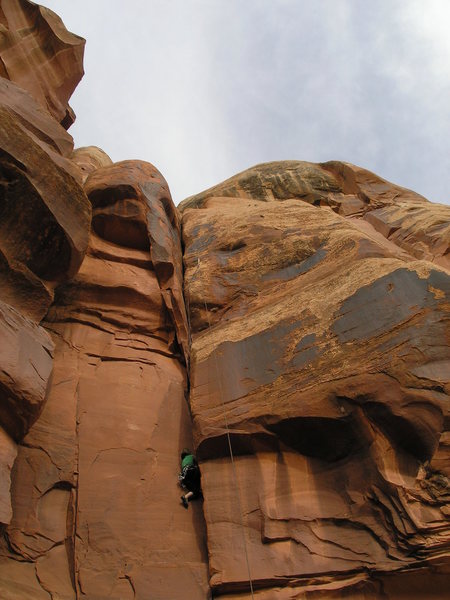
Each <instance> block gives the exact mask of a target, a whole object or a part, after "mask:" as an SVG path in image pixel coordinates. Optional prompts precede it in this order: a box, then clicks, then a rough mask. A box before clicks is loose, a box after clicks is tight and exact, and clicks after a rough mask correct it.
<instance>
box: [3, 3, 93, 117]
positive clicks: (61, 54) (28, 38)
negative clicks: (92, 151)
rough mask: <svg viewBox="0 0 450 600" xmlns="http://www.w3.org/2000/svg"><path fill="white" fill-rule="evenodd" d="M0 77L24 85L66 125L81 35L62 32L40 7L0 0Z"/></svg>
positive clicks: (78, 74)
mask: <svg viewBox="0 0 450 600" xmlns="http://www.w3.org/2000/svg"><path fill="white" fill-rule="evenodd" d="M0 28H1V32H2V35H1V38H0V76H1V77H3V78H5V79H9V80H10V81H14V82H15V83H17V84H18V85H19V86H20V87H21V88H23V89H24V90H27V91H29V92H30V93H31V95H32V96H33V97H34V98H35V99H36V100H37V102H38V103H39V104H40V105H41V106H42V107H43V108H44V109H45V110H47V111H48V112H49V113H50V114H51V115H52V116H53V117H54V118H55V119H56V120H57V121H58V122H59V123H61V124H62V125H63V126H64V127H65V128H66V129H68V128H69V127H70V125H71V124H72V123H73V121H74V120H75V115H74V113H73V111H72V109H71V108H70V106H69V104H68V101H69V98H70V96H71V95H72V93H73V91H74V89H75V88H76V86H77V84H78V82H79V81H80V79H81V78H82V76H83V74H84V71H83V54H84V44H85V40H84V39H83V38H81V37H79V36H77V35H74V34H73V33H70V32H69V31H67V29H66V28H65V27H64V24H63V22H62V21H61V19H60V18H59V17H58V15H56V14H55V13H54V12H53V11H51V10H50V9H48V8H45V6H39V4H36V3H34V2H29V1H28V0H2V3H1V6H0Z"/></svg>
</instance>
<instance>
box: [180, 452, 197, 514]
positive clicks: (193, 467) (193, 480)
mask: <svg viewBox="0 0 450 600" xmlns="http://www.w3.org/2000/svg"><path fill="white" fill-rule="evenodd" d="M178 479H179V481H180V485H181V487H182V488H183V489H185V490H187V492H186V493H185V494H183V495H182V496H181V502H182V503H183V506H184V508H187V507H188V502H189V500H195V499H196V498H198V497H199V496H200V494H201V490H200V469H199V467H198V463H197V459H196V458H195V456H194V455H193V454H192V452H191V451H190V450H189V448H183V450H182V452H181V473H180V474H179V475H178Z"/></svg>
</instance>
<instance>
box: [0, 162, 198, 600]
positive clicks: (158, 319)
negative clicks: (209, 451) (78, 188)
mask: <svg viewBox="0 0 450 600" xmlns="http://www.w3.org/2000/svg"><path fill="white" fill-rule="evenodd" d="M162 188H163V191H162ZM86 192H87V193H88V195H89V197H90V199H91V201H92V203H93V228H92V232H91V237H90V243H89V248H88V253H87V256H86V257H85V259H84V261H83V263H82V265H81V268H80V270H79V272H78V273H77V275H76V276H75V277H73V278H72V279H71V280H70V281H69V282H67V283H64V284H62V285H60V286H58V287H57V289H56V296H55V302H54V303H53V305H52V307H51V309H50V311H49V313H48V315H47V318H46V327H47V329H48V330H49V331H50V332H51V334H52V338H53V339H54V341H55V352H54V354H55V360H54V370H53V376H52V383H51V387H50V390H49V393H48V397H47V402H46V404H45V407H44V410H43V412H42V414H41V416H40V418H39V419H38V420H37V422H36V423H35V425H34V426H33V427H32V428H31V430H30V431H29V433H28V435H27V436H26V437H25V440H24V442H23V443H22V444H21V445H20V446H19V453H18V458H17V460H16V463H15V467H14V474H13V484H12V499H13V506H14V513H13V518H12V521H11V524H10V525H9V527H8V528H7V529H6V532H5V538H4V544H3V547H2V549H1V552H0V554H1V558H0V581H2V582H3V585H4V589H5V591H6V592H7V594H8V595H7V597H8V598H14V599H15V598H21V599H22V598H28V597H29V598H35V597H36V598H41V597H42V598H44V597H49V594H50V595H51V597H58V598H67V599H69V598H79V597H86V598H89V599H106V598H111V599H116V600H126V599H128V598H130V599H131V598H142V599H143V598H149V597H151V598H155V599H158V598H159V599H163V598H180V597H183V595H187V596H186V597H189V598H193V599H197V598H198V599H205V598H207V596H208V589H209V586H208V580H207V566H206V565H207V561H206V546H205V543H204V531H203V527H204V526H203V514H202V507H201V503H197V504H196V505H195V506H193V507H192V508H191V510H190V511H189V513H186V512H185V511H184V510H183V508H182V507H181V505H180V489H179V488H178V487H177V485H176V480H177V479H176V477H177V472H178V469H179V455H180V451H181V448H183V447H184V446H186V445H191V444H192V434H191V423H190V416H189V410H188V406H187V402H186V398H185V391H186V385H187V379H186V370H185V366H184V358H183V355H182V351H181V347H180V344H179V343H178V342H177V338H176V335H177V331H178V323H176V322H175V321H174V319H173V318H172V314H173V313H172V312H171V310H170V308H171V307H170V308H168V307H167V304H166V300H165V294H166V293H167V288H165V287H164V286H165V285H166V284H167V282H170V279H169V278H165V279H164V278H162V277H160V276H158V272H157V267H158V264H159V263H158V262H157V260H158V259H159V254H158V252H159V249H160V248H165V249H166V250H167V251H166V254H165V265H166V270H167V272H169V271H170V273H172V274H173V273H181V269H182V264H181V251H180V247H179V245H180V238H179V235H178V233H177V232H176V231H175V232H174V231H172V226H171V229H163V228H162V227H160V225H159V221H158V219H163V218H164V215H165V214H167V212H169V216H168V220H169V222H170V216H171V215H172V214H175V210H174V207H173V205H172V204H171V199H170V193H169V190H168V188H167V185H166V184H165V182H164V180H163V179H162V176H161V175H160V174H159V173H158V171H157V170H156V169H155V168H154V167H153V166H152V165H150V164H148V163H142V162H137V161H136V162H125V163H119V164H116V165H113V166H109V167H103V168H100V169H99V170H98V171H95V172H93V173H92V174H91V176H90V177H89V179H88V181H87V183H86ZM159 203H160V204H161V208H159V206H158V204H159ZM152 211H153V212H152ZM155 222H156V224H157V227H158V229H157V230H156V231H155V230H154V229H152V227H153V223H155ZM147 228H148V229H147ZM154 239H155V240H157V242H155V243H154V242H153V240H154ZM176 242H177V243H178V246H177V247H175V243H176ZM156 243H157V244H158V245H157V248H156V257H157V260H155V263H154V262H153V259H152V246H154V245H156ZM170 261H172V263H173V264H172V268H171V269H169V268H168V266H167V265H168V264H169V262H170ZM176 262H178V264H175V263H176ZM180 285H181V281H180ZM173 288H174V289H175V290H176V289H177V282H175V283H174V286H173ZM178 289H179V291H180V290H181V288H178ZM169 291H170V293H171V294H172V291H171V290H169ZM170 297H172V298H176V294H175V293H174V294H173V295H172V296H170ZM176 299H177V300H179V301H180V302H182V296H181V292H180V295H179V298H176ZM182 334H183V333H182ZM184 335H186V334H185V333H184Z"/></svg>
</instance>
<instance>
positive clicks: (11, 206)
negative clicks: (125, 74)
mask: <svg viewBox="0 0 450 600" xmlns="http://www.w3.org/2000/svg"><path fill="white" fill-rule="evenodd" d="M0 7H1V8H0V26H1V27H2V39H1V42H0V58H1V61H0V70H1V72H0V75H2V77H1V78H0V281H1V287H0V290H1V295H0V597H1V598H2V599H3V598H5V600H28V599H30V600H31V599H33V600H36V599H37V600H40V599H42V600H44V599H49V598H52V599H55V600H56V599H60V600H75V599H81V598H86V600H106V599H108V600H109V599H111V600H131V599H136V600H148V599H149V598H152V600H173V599H175V598H189V600H207V599H208V598H211V597H214V598H219V597H220V598H230V599H235V600H237V599H241V600H243V599H249V598H251V597H254V598H258V599H260V600H272V599H275V598H276V599H280V600H288V599H289V600H294V599H302V598H304V599H306V598H322V599H324V600H328V599H332V598H351V599H353V600H363V599H365V600H378V599H380V598H386V599H392V600H397V599H401V598H404V599H414V598H425V597H426V598H439V599H441V598H444V597H446V595H448V589H449V584H450V573H449V571H450V558H449V554H450V527H449V514H450V506H449V500H450V487H449V478H450V459H449V456H450V450H449V445H450V433H449V422H450V419H449V394H450V383H449V379H450V351H449V341H450V339H449V338H450V328H449V314H450V310H449V308H450V306H449V304H450V302H449V294H450V284H449V282H450V271H449V268H450V264H449V251H448V249H449V242H450V208H449V207H445V206H440V205H435V204H431V203H429V202H428V201H427V200H425V199H424V198H422V197H420V196H418V195H417V194H415V193H413V192H411V191H409V190H405V189H403V188H400V187H398V186H395V185H393V184H391V183H389V182H387V181H385V180H383V179H381V178H379V177H378V176H376V175H374V174H373V173H370V172H368V171H366V170H364V169H361V168H359V167H356V166H353V165H350V164H346V163H340V162H329V163H325V164H319V165H318V164H313V163H305V162H298V161H286V162H279V163H268V164H264V165H258V166H256V167H254V168H252V169H249V170H247V171H245V172H243V173H241V174H238V175H236V176H235V177H233V178H231V179H230V180H228V181H225V182H223V183H222V184H219V185H218V186H215V187H214V188H211V189H209V190H206V191H205V192H202V193H200V194H198V195H197V196H195V197H192V198H189V199H187V200H186V201H185V202H183V203H182V205H181V206H180V207H179V210H177V209H176V208H175V207H174V206H173V203H172V200H171V197H170V192H169V188H168V185H167V183H166V181H165V180H164V178H163V176H162V175H161V174H160V173H159V171H158V170H157V169H156V168H155V167H154V166H153V165H151V164H149V163H146V162H142V161H134V160H133V161H123V162H120V163H114V164H113V162H112V161H111V159H110V158H109V157H108V156H107V155H106V154H105V153H104V152H103V151H102V150H100V149H99V148H96V147H88V148H80V149H77V150H75V151H74V150H73V140H72V138H71V136H70V135H69V134H68V133H67V131H66V130H65V127H67V126H68V124H69V123H70V122H71V119H72V118H73V117H72V116H71V115H72V113H71V111H70V109H69V107H68V104H67V101H68V98H69V97H70V94H71V93H72V91H73V88H74V86H75V85H76V82H77V81H78V80H79V78H80V77H81V74H82V64H81V58H82V48H83V40H81V39H80V38H78V37H77V36H73V35H72V34H70V33H68V32H67V31H66V30H65V29H64V27H63V25H62V23H61V21H60V20H59V19H58V18H57V17H56V15H54V14H53V13H51V11H48V10H47V9H44V8H43V7H40V6H38V5H36V4H34V3H32V2H28V1H27V0H3V1H2V2H1V4H0ZM182 249H184V254H183V252H182ZM185 446H191V447H194V448H195V450H196V452H197V456H198V457H199V460H200V464H201V471H202V487H203V496H204V499H203V501H196V502H193V503H192V504H191V505H190V507H189V510H188V511H185V510H184V509H183V508H182V506H181V504H180V498H179V497H180V493H181V491H180V489H179V488H178V486H177V484H176V482H177V473H178V470H179V455H180V451H181V449H182V448H183V447H185Z"/></svg>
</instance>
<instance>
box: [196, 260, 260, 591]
mask: <svg viewBox="0 0 450 600" xmlns="http://www.w3.org/2000/svg"><path fill="white" fill-rule="evenodd" d="M199 268H200V259H199V258H197V268H196V270H195V272H194V274H193V276H192V280H191V281H193V280H194V278H195V277H196V275H197V272H198V270H199ZM189 296H190V294H186V297H187V300H188V302H187V305H188V306H187V309H188V323H189V339H190V341H191V337H190V331H191V322H190V301H189ZM203 304H204V306H205V312H206V318H207V321H208V328H209V329H211V319H210V317H209V312H208V305H207V303H206V300H204V301H203ZM191 343H192V341H191ZM214 365H215V370H216V378H217V382H218V385H219V398H220V402H221V405H222V410H223V417H224V420H225V427H226V431H227V442H228V450H229V453H230V459H231V466H232V471H233V477H234V482H235V485H236V491H237V500H238V507H239V515H240V518H241V531H242V539H243V542H244V553H245V561H246V563H247V572H248V582H249V584H250V593H251V596H252V600H253V599H254V595H253V581H252V576H251V572H250V561H249V558H248V549H247V538H246V535H245V526H244V518H243V510H242V501H241V490H240V486H239V479H238V475H237V470H236V465H235V462H234V454H233V447H232V445H231V435H230V427H229V425H228V418H227V411H226V407H225V402H224V393H223V387H222V381H221V378H220V371H219V362H218V359H217V354H214Z"/></svg>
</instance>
